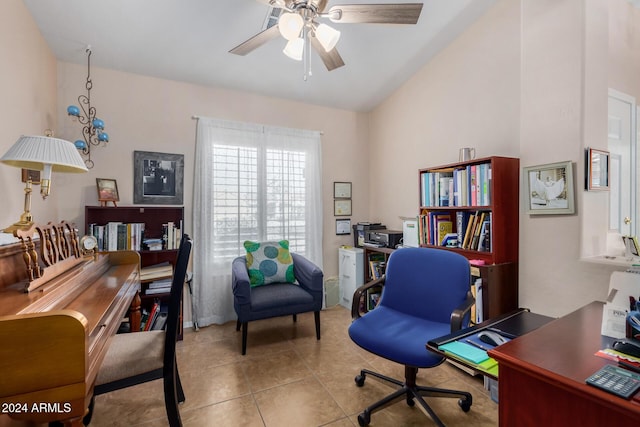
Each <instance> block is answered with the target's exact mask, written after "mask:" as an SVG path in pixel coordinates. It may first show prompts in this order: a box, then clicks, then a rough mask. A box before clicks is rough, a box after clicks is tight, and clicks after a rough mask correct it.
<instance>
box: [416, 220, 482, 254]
mask: <svg viewBox="0 0 640 427" xmlns="http://www.w3.org/2000/svg"><path fill="white" fill-rule="evenodd" d="M452 215H455V225H454V219H453V218H452ZM418 243H419V244H421V245H433V246H447V247H455V248H462V249H469V250H474V251H481V252H491V212H489V211H477V212H467V211H457V212H455V213H451V212H441V211H426V212H423V213H422V214H420V215H419V216H418Z"/></svg>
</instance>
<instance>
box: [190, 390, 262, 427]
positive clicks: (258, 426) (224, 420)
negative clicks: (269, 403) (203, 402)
mask: <svg viewBox="0 0 640 427" xmlns="http://www.w3.org/2000/svg"><path fill="white" fill-rule="evenodd" d="M180 416H181V418H182V424H183V425H184V427H212V426H215V427H264V423H263V422H262V417H261V416H260V412H259V411H258V407H257V406H256V404H255V401H254V399H253V397H252V396H243V397H239V398H237V399H232V400H227V401H224V402H220V403H217V404H215V405H210V406H205V407H203V408H198V409H194V410H185V411H181V414H180Z"/></svg>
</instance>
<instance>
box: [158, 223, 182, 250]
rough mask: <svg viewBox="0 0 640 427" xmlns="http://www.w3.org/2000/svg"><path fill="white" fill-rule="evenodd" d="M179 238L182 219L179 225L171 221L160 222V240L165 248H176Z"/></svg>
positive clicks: (178, 244)
mask: <svg viewBox="0 0 640 427" xmlns="http://www.w3.org/2000/svg"><path fill="white" fill-rule="evenodd" d="M181 238H182V221H180V225H176V224H175V223H174V222H172V221H169V222H167V223H166V224H162V240H163V243H164V245H165V249H178V246H180V239H181Z"/></svg>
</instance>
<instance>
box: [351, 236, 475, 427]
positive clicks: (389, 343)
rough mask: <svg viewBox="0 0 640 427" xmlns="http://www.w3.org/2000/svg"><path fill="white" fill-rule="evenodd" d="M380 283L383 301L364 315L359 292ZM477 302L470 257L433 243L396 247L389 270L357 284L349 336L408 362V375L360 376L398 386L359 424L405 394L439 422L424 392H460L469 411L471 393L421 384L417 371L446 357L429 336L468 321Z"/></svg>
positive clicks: (362, 416) (372, 349) (376, 351)
mask: <svg viewBox="0 0 640 427" xmlns="http://www.w3.org/2000/svg"><path fill="white" fill-rule="evenodd" d="M376 285H378V286H379V285H384V287H383V291H382V296H381V298H380V301H379V303H378V305H377V306H376V308H374V309H373V310H371V311H369V312H367V313H366V314H364V315H361V313H360V303H359V301H360V297H362V296H363V295H366V291H367V289H369V288H371V287H373V286H376ZM473 302H474V299H473V296H472V295H471V290H470V273H469V262H468V261H467V259H466V258H465V257H463V256H462V255H459V254H457V253H454V252H450V251H447V250H441V249H432V248H403V249H398V250H396V251H395V252H393V253H392V254H391V256H390V257H389V260H388V262H387V269H386V273H385V275H384V276H383V277H382V278H380V279H378V280H374V281H372V282H369V283H367V284H365V285H363V286H361V287H360V288H358V289H357V290H356V293H355V294H354V297H353V306H352V317H353V319H354V320H353V323H351V326H350V327H349V336H350V337H351V339H352V340H353V341H354V342H355V343H356V344H357V345H359V346H360V347H362V348H363V349H365V350H367V351H369V352H371V353H373V354H376V355H378V356H380V357H384V358H385V359H388V360H391V361H393V362H397V363H400V364H402V365H404V367H405V378H404V381H399V380H396V379H393V378H389V377H387V376H385V375H381V374H379V373H376V372H372V371H369V370H366V369H363V370H362V371H360V375H358V376H356V378H355V382H356V385H357V386H358V387H362V386H363V385H364V380H365V377H366V376H367V375H372V376H374V377H376V378H379V379H382V380H384V381H387V382H389V383H392V384H394V385H396V386H400V389H399V390H397V391H395V392H394V393H392V394H390V395H389V396H387V397H385V398H384V399H382V400H380V401H378V402H376V403H374V404H373V405H371V406H369V407H368V408H366V409H365V410H364V412H362V413H361V414H360V415H358V424H360V426H366V425H368V424H369V422H370V421H371V414H372V413H373V412H375V411H378V410H380V409H383V408H384V407H386V406H387V405H390V404H392V403H395V402H396V401H398V400H400V399H403V398H406V401H407V404H408V405H409V406H413V405H415V402H414V399H415V400H417V401H418V403H420V405H422V407H423V408H424V409H425V410H426V411H427V413H428V414H429V415H430V416H431V418H432V419H433V420H434V421H435V423H436V425H439V426H443V425H444V424H442V421H440V419H439V418H438V417H437V415H436V414H435V413H434V411H433V410H432V409H431V408H430V407H429V405H428V404H427V402H426V401H425V400H424V399H423V396H425V397H426V396H434V397H459V398H460V399H459V400H458V405H460V407H461V408H462V410H463V411H465V412H467V411H469V409H470V408H471V403H472V397H471V394H470V393H467V392H464V391H455V390H445V389H439V388H433V387H423V386H418V385H416V375H417V373H418V369H420V368H433V367H435V366H438V365H439V364H441V363H442V362H443V361H444V358H443V357H442V356H441V355H438V354H436V353H432V352H430V351H428V350H427V348H426V344H427V341H429V340H431V339H433V338H437V337H439V336H443V335H447V334H450V333H451V332H453V331H456V330H459V329H461V328H462V327H463V326H468V323H469V314H470V309H471V306H472V305H473Z"/></svg>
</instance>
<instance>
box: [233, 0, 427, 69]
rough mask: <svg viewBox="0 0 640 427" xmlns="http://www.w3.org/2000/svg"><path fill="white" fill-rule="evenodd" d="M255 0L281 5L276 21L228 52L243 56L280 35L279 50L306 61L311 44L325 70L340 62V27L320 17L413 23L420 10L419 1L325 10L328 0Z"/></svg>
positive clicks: (363, 21)
mask: <svg viewBox="0 0 640 427" xmlns="http://www.w3.org/2000/svg"><path fill="white" fill-rule="evenodd" d="M257 1H259V2H260V3H265V4H267V5H269V6H272V7H274V8H280V9H282V13H281V14H280V17H279V18H278V23H277V24H275V25H273V26H271V27H269V28H267V29H266V30H264V31H262V32H260V33H258V34H256V35H255V36H253V37H251V38H250V39H248V40H246V41H245V42H243V43H241V44H239V45H238V46H236V47H234V48H233V49H231V50H230V51H229V52H231V53H234V54H236V55H243V56H244V55H246V54H248V53H250V52H252V51H253V50H255V49H257V48H259V47H260V46H262V45H263V44H265V43H267V42H268V41H270V40H272V39H274V38H276V37H278V36H279V35H282V37H284V38H285V39H287V40H288V42H287V45H286V47H285V49H284V50H283V52H284V53H285V54H286V55H287V56H289V57H290V58H293V59H296V60H298V61H301V60H302V57H303V54H306V56H305V62H307V59H308V58H309V55H310V53H309V52H310V50H311V49H310V48H309V46H311V47H313V49H314V50H315V51H316V52H317V53H318V54H319V55H320V58H321V59H322V62H323V63H324V65H325V66H326V67H327V70H329V71H331V70H335V69H336V68H339V67H342V66H343V65H344V61H343V60H342V57H341V56H340V54H339V53H338V51H337V50H336V47H335V46H336V43H337V42H338V39H339V38H340V31H337V30H335V29H334V28H332V27H330V26H329V25H327V24H324V23H322V22H320V19H328V20H330V21H331V22H335V23H356V24H360V23H367V24H415V23H417V22H418V18H419V17H420V12H421V11H422V3H396V4H341V5H336V6H333V7H331V8H329V9H328V10H326V9H327V3H328V0H257ZM325 10H326V11H325ZM305 67H306V66H305ZM307 74H310V72H307V71H306V68H305V80H306V75H307Z"/></svg>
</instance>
